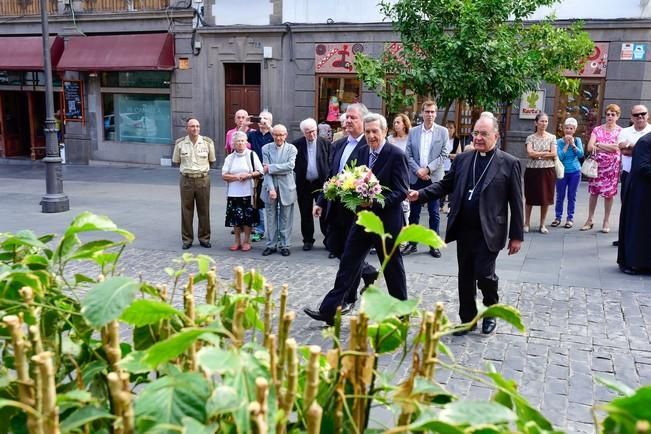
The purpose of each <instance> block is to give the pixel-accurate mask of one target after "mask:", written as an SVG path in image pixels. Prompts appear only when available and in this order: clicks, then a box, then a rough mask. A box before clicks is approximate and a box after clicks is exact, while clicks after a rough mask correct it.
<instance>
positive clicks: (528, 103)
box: [520, 90, 545, 119]
mask: <svg viewBox="0 0 651 434" xmlns="http://www.w3.org/2000/svg"><path fill="white" fill-rule="evenodd" d="M544 111H545V91H544V90H534V91H531V92H527V93H524V94H522V98H521V99H520V119H535V118H536V115H538V113H542V112H544Z"/></svg>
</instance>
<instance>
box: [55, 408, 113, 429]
mask: <svg viewBox="0 0 651 434" xmlns="http://www.w3.org/2000/svg"><path fill="white" fill-rule="evenodd" d="M115 418H116V417H115V416H114V415H112V414H111V413H109V412H108V411H106V410H104V409H101V408H98V407H95V406H92V405H87V406H85V407H81V408H79V409H77V410H75V411H74V412H72V413H70V415H68V416H66V418H65V419H63V420H62V421H61V425H60V429H61V433H64V434H65V433H70V432H77V428H80V427H82V426H84V425H86V424H88V423H91V422H94V421H96V420H99V419H115Z"/></svg>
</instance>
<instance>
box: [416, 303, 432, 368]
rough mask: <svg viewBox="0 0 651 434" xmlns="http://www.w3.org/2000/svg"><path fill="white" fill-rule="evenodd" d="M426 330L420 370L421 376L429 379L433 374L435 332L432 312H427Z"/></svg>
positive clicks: (424, 331)
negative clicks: (433, 339) (431, 373)
mask: <svg viewBox="0 0 651 434" xmlns="http://www.w3.org/2000/svg"><path fill="white" fill-rule="evenodd" d="M424 326H425V327H424V330H423V334H424V337H425V343H424V344H423V351H422V356H421V358H422V361H423V363H422V366H421V369H420V372H419V374H420V375H422V376H423V377H426V378H429V377H430V375H429V373H430V372H431V364H432V360H431V359H432V352H433V341H432V337H433V330H434V314H433V313H432V312H426V313H425V319H424Z"/></svg>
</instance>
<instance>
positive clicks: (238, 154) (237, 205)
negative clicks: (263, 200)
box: [222, 131, 263, 252]
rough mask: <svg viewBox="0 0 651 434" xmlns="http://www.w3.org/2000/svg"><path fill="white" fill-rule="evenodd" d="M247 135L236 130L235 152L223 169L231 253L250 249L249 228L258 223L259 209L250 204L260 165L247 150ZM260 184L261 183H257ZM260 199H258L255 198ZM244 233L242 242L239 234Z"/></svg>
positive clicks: (260, 169) (259, 176)
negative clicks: (233, 235) (231, 240)
mask: <svg viewBox="0 0 651 434" xmlns="http://www.w3.org/2000/svg"><path fill="white" fill-rule="evenodd" d="M246 142H247V137H246V134H245V133H243V132H241V131H238V132H236V133H235V134H233V138H232V145H233V149H234V152H233V153H232V154H229V155H228V156H227V157H226V160H225V161H224V166H223V167H222V178H223V179H224V181H226V183H227V194H226V195H227V197H228V198H227V202H226V227H232V228H233V233H234V234H235V244H233V245H232V246H231V247H230V249H231V250H232V251H236V250H240V249H242V251H243V252H248V251H249V250H251V242H250V237H251V226H253V225H254V224H256V223H258V218H259V217H258V216H259V213H258V210H257V209H256V208H255V206H254V203H253V195H255V189H254V182H255V180H256V179H259V178H261V177H262V171H263V169H262V163H260V159H259V158H258V156H257V154H256V153H255V152H251V150H249V149H247V147H246ZM260 182H261V181H260ZM258 200H259V199H258ZM242 232H244V242H241V234H242Z"/></svg>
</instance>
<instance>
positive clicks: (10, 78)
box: [0, 71, 61, 87]
mask: <svg viewBox="0 0 651 434" xmlns="http://www.w3.org/2000/svg"><path fill="white" fill-rule="evenodd" d="M2 84H6V85H12V86H45V73H44V72H42V71H0V85H2ZM52 84H53V85H54V86H55V87H59V86H61V78H60V77H59V76H58V75H56V74H53V75H52Z"/></svg>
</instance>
